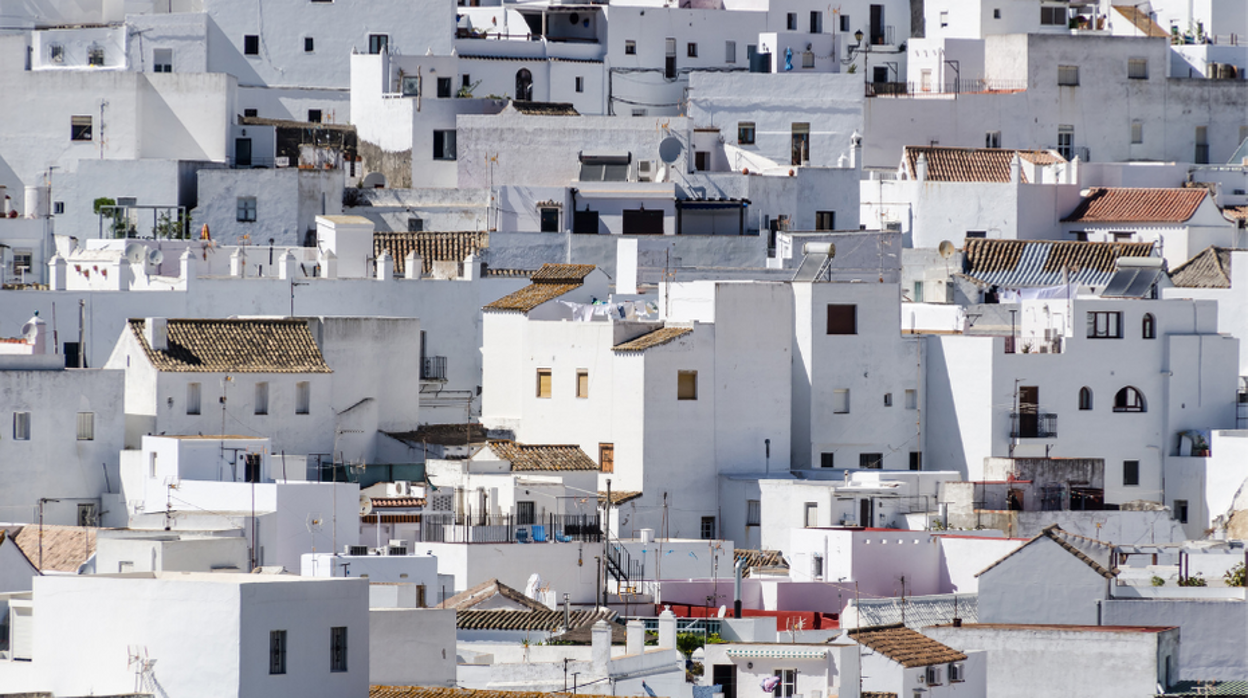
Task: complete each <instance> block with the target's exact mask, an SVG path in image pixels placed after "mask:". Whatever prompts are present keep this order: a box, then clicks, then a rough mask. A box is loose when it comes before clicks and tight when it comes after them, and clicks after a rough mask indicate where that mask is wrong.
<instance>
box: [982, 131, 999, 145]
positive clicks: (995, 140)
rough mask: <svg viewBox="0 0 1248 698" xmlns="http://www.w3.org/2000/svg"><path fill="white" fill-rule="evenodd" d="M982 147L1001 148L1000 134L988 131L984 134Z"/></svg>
mask: <svg viewBox="0 0 1248 698" xmlns="http://www.w3.org/2000/svg"><path fill="white" fill-rule="evenodd" d="M984 147H985V148H1000V147H1001V132H1000V131H989V132H987V133H985V134H984Z"/></svg>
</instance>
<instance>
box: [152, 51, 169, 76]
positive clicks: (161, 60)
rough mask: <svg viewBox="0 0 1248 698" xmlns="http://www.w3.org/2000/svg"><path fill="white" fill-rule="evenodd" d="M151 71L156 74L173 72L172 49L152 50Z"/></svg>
mask: <svg viewBox="0 0 1248 698" xmlns="http://www.w3.org/2000/svg"><path fill="white" fill-rule="evenodd" d="M152 70H153V71H155V72H157V73H172V72H173V49H171V48H158V49H152Z"/></svg>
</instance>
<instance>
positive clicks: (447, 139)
mask: <svg viewBox="0 0 1248 698" xmlns="http://www.w3.org/2000/svg"><path fill="white" fill-rule="evenodd" d="M433 159H434V160H454V159H456V155H455V132H454V131H434V132H433Z"/></svg>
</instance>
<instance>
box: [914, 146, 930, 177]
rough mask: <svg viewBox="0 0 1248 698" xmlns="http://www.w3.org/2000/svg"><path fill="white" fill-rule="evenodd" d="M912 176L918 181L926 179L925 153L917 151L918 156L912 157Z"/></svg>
mask: <svg viewBox="0 0 1248 698" xmlns="http://www.w3.org/2000/svg"><path fill="white" fill-rule="evenodd" d="M914 178H915V179H917V180H919V181H920V182H926V181H927V155H926V154H924V153H919V157H917V158H915V159H914Z"/></svg>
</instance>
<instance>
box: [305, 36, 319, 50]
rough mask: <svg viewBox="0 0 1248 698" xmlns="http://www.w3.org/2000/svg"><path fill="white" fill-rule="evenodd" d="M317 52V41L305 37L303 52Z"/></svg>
mask: <svg viewBox="0 0 1248 698" xmlns="http://www.w3.org/2000/svg"><path fill="white" fill-rule="evenodd" d="M315 50H316V39H314V38H312V37H310V36H305V37H303V52H304V53H312V52H313V51H315Z"/></svg>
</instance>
